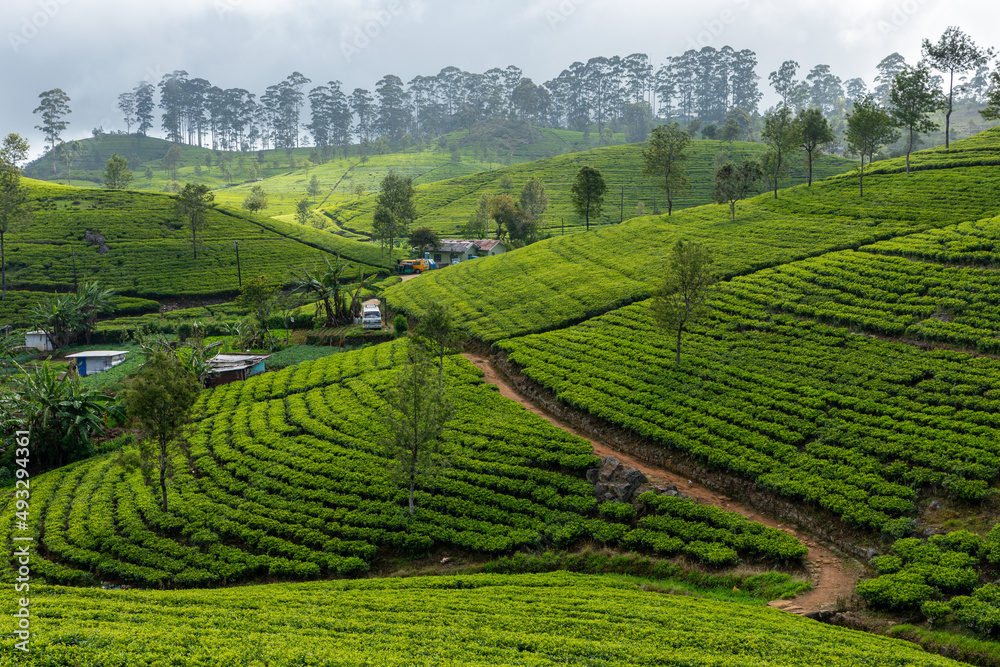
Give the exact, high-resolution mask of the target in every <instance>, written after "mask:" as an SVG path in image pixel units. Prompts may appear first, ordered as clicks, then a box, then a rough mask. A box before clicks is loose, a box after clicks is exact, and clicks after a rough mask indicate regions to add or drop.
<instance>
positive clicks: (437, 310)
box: [413, 301, 464, 390]
mask: <svg viewBox="0 0 1000 667" xmlns="http://www.w3.org/2000/svg"><path fill="white" fill-rule="evenodd" d="M413 334H414V336H415V338H414V342H415V343H416V344H417V345H420V346H422V347H424V349H425V350H426V351H427V353H428V354H430V355H432V356H436V357H437V358H438V388H439V389H441V390H443V389H444V384H443V383H444V357H445V355H446V354H448V351H449V350H451V349H452V348H455V347H458V346H460V345H461V344H462V340H463V339H464V334H463V333H462V330H461V329H459V327H458V324H457V323H456V322H455V318H454V317H452V314H451V310H450V309H449V308H447V307H446V306H445V305H444V304H442V303H441V302H440V301H434V302H432V303H431V305H430V306H428V307H427V310H426V311H425V312H424V316H423V317H422V318H420V324H418V325H417V327H416V329H414V330H413Z"/></svg>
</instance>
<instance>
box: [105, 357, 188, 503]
mask: <svg viewBox="0 0 1000 667" xmlns="http://www.w3.org/2000/svg"><path fill="white" fill-rule="evenodd" d="M200 391H201V383H200V382H199V381H198V378H197V377H196V376H195V374H194V373H192V372H191V371H190V370H189V369H187V368H185V367H184V365H183V364H181V363H180V362H179V361H178V360H177V359H176V358H175V357H174V356H173V355H171V354H169V353H167V352H166V351H164V350H159V351H157V352H155V353H153V355H152V356H151V357H150V358H149V359H148V360H147V361H146V363H145V364H143V366H142V368H141V370H140V371H139V373H138V374H137V375H136V376H135V377H134V378H132V381H131V384H130V385H129V388H128V390H127V391H125V393H124V397H123V403H124V405H125V410H126V411H127V412H128V414H129V416H130V417H132V418H134V419H135V420H136V421H137V422H138V423H139V426H140V427H141V428H142V430H143V431H144V432H145V435H146V437H147V438H149V440H155V444H156V445H157V447H156V449H153V447H152V446H151V445H152V443H151V442H149V440H147V441H144V442H142V443H140V445H139V449H138V458H139V462H138V464H139V466H140V467H141V468H142V471H143V477H145V478H146V480H147V483H148V480H149V478H150V471H151V470H152V469H154V468H155V469H156V470H157V471H158V472H159V478H160V494H161V496H160V497H161V501H160V502H161V504H160V508H161V509H162V510H163V511H164V512H166V511H167V483H166V479H167V477H168V476H172V474H173V463H172V460H171V457H170V455H169V453H168V451H167V444H168V443H169V442H170V441H171V440H173V439H174V438H176V437H177V435H178V434H179V433H180V431H181V427H183V426H184V425H185V424H186V423H187V416H188V412H190V410H191V407H192V406H193V405H194V403H195V401H196V400H197V399H198V393H199V392H200Z"/></svg>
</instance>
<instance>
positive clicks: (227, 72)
mask: <svg viewBox="0 0 1000 667" xmlns="http://www.w3.org/2000/svg"><path fill="white" fill-rule="evenodd" d="M998 18H1000V8H998V7H997V5H996V4H995V3H987V2H968V1H957V2H945V1H944V0H899V1H891V2H879V1H878V0H838V1H837V2H817V1H808V0H807V1H801V0H800V1H798V2H792V1H781V2H778V1H775V0H771V1H768V0H700V1H697V2H687V1H686V2H671V1H667V0H619V1H617V2H615V1H612V0H466V1H465V2H458V1H455V0H443V1H442V0H281V1H278V0H169V1H164V0H142V1H140V0H0V25H2V26H3V34H2V35H0V38H2V43H0V72H2V77H3V79H2V81H3V88H2V90H3V93H2V95H0V133H2V134H6V133H8V132H18V133H21V134H22V135H25V136H27V137H28V138H29V139H30V141H31V144H32V153H33V154H37V153H38V151H39V149H40V148H41V143H42V141H41V135H40V134H39V133H38V131H37V130H35V129H34V126H35V125H37V124H38V122H39V121H38V117H37V116H35V115H33V114H32V109H34V108H35V107H36V106H37V101H38V94H39V93H40V92H42V91H43V90H48V89H51V88H62V89H63V90H64V91H66V92H67V94H68V95H69V96H70V98H71V103H70V107H71V108H72V110H73V113H72V114H71V115H70V116H69V117H68V120H69V122H70V126H69V130H68V131H67V133H66V134H65V135H64V136H63V139H72V138H82V137H86V136H90V132H91V129H92V128H94V127H96V126H98V125H101V126H103V127H104V129H105V130H117V129H124V124H123V123H122V122H121V120H120V118H119V113H118V111H117V109H116V108H115V104H116V100H117V97H118V94H119V93H121V92H123V91H125V90H130V89H132V88H133V87H134V86H135V85H136V83H137V82H138V81H140V80H149V81H151V82H152V83H154V84H155V83H156V82H158V81H159V79H160V77H161V76H162V75H163V74H164V73H166V72H170V71H172V70H179V69H182V70H186V71H187V72H188V73H189V75H190V76H192V77H202V78H206V79H208V80H209V81H211V82H212V83H213V84H214V85H217V86H220V87H223V88H231V87H240V88H246V89H247V90H250V91H251V92H253V93H255V94H257V95H259V94H260V93H262V92H263V91H264V89H265V88H266V87H267V86H268V85H271V84H274V83H278V82H279V81H281V80H282V79H284V78H285V77H286V76H287V75H288V74H290V73H291V72H292V71H296V70H297V71H299V72H301V73H302V74H304V75H305V76H306V77H308V78H310V79H312V81H313V84H312V85H318V84H320V83H325V82H327V81H330V80H333V79H339V80H340V81H342V82H343V84H344V89H345V91H347V92H349V91H350V90H352V89H354V88H355V87H363V88H368V89H373V88H374V83H375V81H377V80H378V79H379V78H381V77H382V76H383V75H385V74H395V75H397V76H399V77H400V78H401V79H402V80H403V81H404V82H407V81H409V80H410V79H412V78H413V77H414V76H416V75H420V74H422V75H430V74H435V73H437V72H438V71H439V70H440V69H442V68H443V67H446V66H449V65H454V66H456V67H459V68H461V69H463V70H466V71H470V72H484V71H486V70H487V69H489V68H491V67H506V66H507V65H511V64H513V65H517V66H518V67H520V68H521V69H522V70H524V75H525V76H528V77H530V78H532V79H533V80H534V81H535V82H536V83H539V84H540V83H543V82H544V81H547V80H549V79H551V78H553V77H555V76H556V75H558V74H559V72H560V71H561V70H562V69H564V68H565V67H567V66H568V65H570V64H571V63H572V62H573V61H576V60H580V61H586V60H587V59H589V58H591V57H593V56H601V55H603V56H612V55H621V56H625V55H628V54H630V53H635V52H643V53H646V54H648V55H649V56H650V58H651V59H652V61H653V63H654V64H655V65H659V64H660V63H661V62H662V61H663V59H664V58H665V57H667V56H671V55H676V54H679V53H682V52H683V51H685V50H687V49H689V48H700V47H702V46H707V45H710V46H714V47H716V48H719V47H722V46H723V45H726V44H728V45H730V46H732V47H733V48H735V49H744V48H748V49H751V50H753V51H755V52H756V53H757V55H758V60H759V62H760V65H759V67H758V74H759V75H760V76H761V77H762V79H761V82H760V86H761V90H762V91H763V92H764V93H765V98H764V102H763V104H762V108H765V107H767V106H770V105H771V104H773V103H774V101H775V98H774V95H773V93H772V91H771V90H770V88H769V87H768V85H767V74H768V73H769V72H771V71H772V70H775V69H777V67H778V65H779V64H780V63H781V62H782V61H783V60H786V59H793V60H796V61H798V62H799V64H800V65H802V69H800V71H799V77H800V78H802V77H804V76H805V74H806V73H807V72H808V70H809V69H810V68H812V67H813V66H814V65H816V64H818V63H825V64H829V65H830V66H831V68H832V71H833V73H834V74H836V75H837V76H840V77H841V78H842V79H844V80H846V79H848V78H852V77H855V76H861V77H863V78H864V79H865V81H866V82H867V83H869V85H871V80H872V78H873V77H874V74H875V65H876V64H877V63H878V61H879V60H881V59H882V58H883V57H885V56H886V55H888V54H890V53H892V52H893V51H898V52H899V53H901V54H902V55H903V56H904V57H905V58H906V59H907V61H908V62H915V61H916V60H917V59H918V58H919V55H920V40H921V38H923V37H929V38H932V39H934V40H936V39H937V38H938V37H939V36H940V34H941V32H942V31H943V30H944V29H945V28H946V27H947V26H948V25H957V26H959V27H960V28H962V29H963V30H965V31H966V32H968V33H969V34H970V35H972V37H973V38H974V39H975V40H976V41H977V42H978V43H979V44H980V45H987V46H1000V37H998V35H997V33H996V30H995V26H997V25H998V20H997V19H998ZM307 90H308V87H307ZM156 130H159V118H158V117H157V119H156ZM155 134H158V132H157V133H155Z"/></svg>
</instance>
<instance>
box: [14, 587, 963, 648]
mask: <svg viewBox="0 0 1000 667" xmlns="http://www.w3.org/2000/svg"><path fill="white" fill-rule="evenodd" d="M32 593H33V595H32V605H33V606H32V611H33V612H34V613H35V614H37V616H36V618H35V619H34V622H35V623H36V624H37V626H36V627H37V628H38V638H37V639H35V640H34V641H33V643H32V649H31V650H32V658H33V659H35V660H37V661H39V662H38V663H36V664H46V665H67V666H68V665H73V666H74V667H125V666H127V665H135V664H156V663H161V662H162V663H164V664H166V663H170V662H176V661H179V660H181V661H183V663H184V664H185V665H199V666H200V665H223V664H225V665H236V664H255V663H256V664H281V665H294V664H308V663H313V664H323V665H345V666H346V665H358V664H372V665H374V664H378V665H414V664H431V663H440V662H441V661H442V660H446V661H448V662H451V663H454V664H463V665H482V666H484V667H485V666H487V665H489V666H493V665H515V664H526V665H538V666H542V665H562V664H566V663H574V662H575V663H580V664H587V665H595V666H601V667H603V666H608V667H612V666H622V667H624V666H625V665H628V666H633V665H650V666H652V665H664V664H684V665H690V666H692V667H708V666H710V665H711V666H712V667H737V666H742V665H747V664H754V665H760V666H761V667H779V666H781V667H784V666H786V665H797V666H798V667H854V666H856V665H868V666H870V667H897V666H899V665H907V666H909V667H932V666H933V667H948V666H952V665H956V666H957V665H959V664H960V663H957V662H954V661H952V660H949V659H947V658H942V657H939V656H935V655H929V654H927V653H925V652H924V651H923V650H921V649H920V648H919V647H916V646H914V645H913V644H908V643H906V642H902V641H898V640H892V639H886V638H884V637H877V636H874V635H870V634H865V633H861V632H856V631H853V630H847V629H844V628H838V627H832V626H828V625H823V624H820V623H816V622H814V621H810V620H807V619H803V618H798V617H795V616H791V615H789V614H786V613H783V612H780V611H777V610H775V609H769V608H767V607H756V606H750V605H744V604H736V603H731V602H716V601H712V600H704V599H699V598H694V597H686V596H675V595H663V594H660V593H650V592H644V591H641V590H639V588H638V586H637V585H636V584H635V583H631V582H629V581H616V580H613V579H609V578H608V577H594V576H585V575H576V574H570V573H566V572H560V573H554V574H531V575H519V576H509V575H474V576H451V577H426V578H415V579H375V580H360V581H341V582H316V583H309V584H292V585H289V584H284V585H282V584H277V585H271V586H251V587H240V588H228V589H222V590H213V591H197V590H193V591H103V590H94V589H65V588H43V589H41V590H39V591H38V592H35V591H34V589H33V591H32ZM276 610H280V611H276ZM140 619H141V621H142V622H137V621H138V620H140ZM11 627H12V619H11V617H10V616H9V615H8V616H5V618H4V620H3V621H0V632H4V633H5V634H6V632H8V631H9V629H10V628H11Z"/></svg>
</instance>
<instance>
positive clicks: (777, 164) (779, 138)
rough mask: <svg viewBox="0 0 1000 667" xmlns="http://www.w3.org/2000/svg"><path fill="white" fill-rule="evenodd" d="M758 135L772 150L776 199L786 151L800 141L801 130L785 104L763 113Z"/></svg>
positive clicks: (792, 148)
mask: <svg viewBox="0 0 1000 667" xmlns="http://www.w3.org/2000/svg"><path fill="white" fill-rule="evenodd" d="M760 137H761V139H762V140H763V141H764V143H766V144H767V145H768V146H770V147H771V150H772V151H773V152H774V158H775V159H774V161H773V162H774V165H773V174H774V179H773V184H774V198H775V199H777V198H778V181H779V180H780V177H781V168H782V165H783V163H784V161H785V159H786V157H787V155H788V153H790V152H791V151H793V150H795V149H796V148H798V147H799V145H800V144H801V143H802V135H801V131H800V128H799V126H798V124H797V123H796V122H795V116H793V115H792V110H791V109H789V108H788V107H786V106H785V107H779V108H778V109H775V110H774V111H771V112H770V113H767V114H764V129H763V130H761V133H760Z"/></svg>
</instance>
